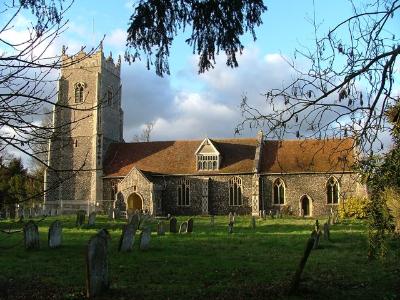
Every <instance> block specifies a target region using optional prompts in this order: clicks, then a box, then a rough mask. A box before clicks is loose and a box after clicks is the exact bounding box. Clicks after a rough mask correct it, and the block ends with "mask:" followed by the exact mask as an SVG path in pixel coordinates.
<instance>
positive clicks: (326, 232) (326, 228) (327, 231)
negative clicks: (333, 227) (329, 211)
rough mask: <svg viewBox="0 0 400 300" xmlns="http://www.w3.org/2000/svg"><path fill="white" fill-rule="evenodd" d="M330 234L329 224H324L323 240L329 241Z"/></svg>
mask: <svg viewBox="0 0 400 300" xmlns="http://www.w3.org/2000/svg"><path fill="white" fill-rule="evenodd" d="M330 235H331V234H330V230H329V224H328V223H325V224H324V240H328V241H329V240H330V239H331V236H330Z"/></svg>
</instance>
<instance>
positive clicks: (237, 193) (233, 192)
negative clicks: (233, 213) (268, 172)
mask: <svg viewBox="0 0 400 300" xmlns="http://www.w3.org/2000/svg"><path fill="white" fill-rule="evenodd" d="M229 205H231V206H238V205H243V199H242V179H241V178H240V177H237V176H235V177H232V178H231V179H230V180H229Z"/></svg>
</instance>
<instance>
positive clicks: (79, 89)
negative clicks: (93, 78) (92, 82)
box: [75, 82, 85, 103]
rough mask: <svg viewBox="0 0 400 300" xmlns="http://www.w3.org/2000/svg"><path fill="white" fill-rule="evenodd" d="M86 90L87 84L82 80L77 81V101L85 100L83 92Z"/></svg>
mask: <svg viewBox="0 0 400 300" xmlns="http://www.w3.org/2000/svg"><path fill="white" fill-rule="evenodd" d="M84 90H85V84H84V83H82V82H77V83H75V103H82V102H83V96H84V95H83V93H84Z"/></svg>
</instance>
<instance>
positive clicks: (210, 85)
mask: <svg viewBox="0 0 400 300" xmlns="http://www.w3.org/2000/svg"><path fill="white" fill-rule="evenodd" d="M314 2H315V6H314V5H313V3H314ZM265 4H266V5H267V7H268V11H267V12H266V13H265V14H264V15H263V21H264V24H263V25H261V27H259V28H257V30H256V33H257V41H256V42H253V41H252V39H251V37H250V35H247V36H245V37H244V38H243V42H244V45H245V51H244V53H243V55H242V56H241V57H239V68H237V69H230V68H228V67H226V66H225V61H224V57H223V55H220V57H218V58H217V65H216V67H215V69H213V70H211V71H209V72H207V73H205V74H201V75H199V74H197V60H196V57H195V56H193V55H192V49H191V48H190V47H189V46H187V45H186V44H185V43H184V40H185V36H186V35H187V34H186V35H185V34H183V35H179V36H178V37H177V38H176V40H175V42H174V44H173V47H172V50H171V56H170V68H171V75H170V76H165V77H164V78H160V77H158V76H156V75H155V72H154V70H150V71H147V70H146V68H145V67H144V64H143V63H141V62H139V63H135V64H134V65H131V66H129V65H128V64H127V63H123V66H122V89H123V91H122V94H123V96H122V98H123V99H122V100H123V109H124V117H125V120H124V138H125V140H126V141H128V142H129V141H131V140H132V138H133V136H134V135H135V134H140V132H141V131H142V129H143V128H144V124H145V123H146V122H154V124H155V125H154V130H153V132H152V140H171V139H202V138H204V137H205V136H208V137H211V138H221V137H227V138H229V137H233V136H234V129H235V127H236V125H237V124H238V123H239V122H240V121H241V114H240V110H239V105H240V101H241V99H242V96H243V95H246V96H247V97H248V98H249V100H250V101H251V103H253V104H254V105H255V106H257V107H259V108H260V109H261V111H263V112H268V111H269V109H270V108H268V107H267V106H266V105H265V104H264V98H263V97H262V96H261V94H262V93H264V92H265V91H266V90H267V89H268V88H279V87H281V86H282V84H283V83H284V82H288V81H289V80H290V79H291V75H292V73H291V71H290V68H289V67H288V65H287V64H286V63H285V61H284V60H283V59H282V57H281V55H283V56H285V57H292V56H293V53H294V50H295V48H302V47H312V42H313V38H314V35H313V27H312V25H311V23H310V22H312V18H313V15H314V12H315V16H316V19H317V21H318V24H320V25H321V26H320V35H321V36H322V35H323V34H324V33H325V32H327V30H328V29H329V28H332V26H334V25H336V24H337V23H338V22H339V21H340V20H343V19H345V18H346V17H348V16H350V15H351V7H350V3H349V1H348V0H335V1H327V0H315V1H312V0H296V1H294V0H286V1H283V0H270V1H265ZM314 7H315V11H314ZM132 12H133V9H132V1H129V0H114V1H106V0H76V1H75V3H73V5H72V7H71V8H70V10H69V11H68V12H67V14H66V19H68V20H69V24H68V30H66V31H65V32H64V33H63V35H62V38H61V39H59V40H58V41H56V43H54V45H52V49H50V51H53V52H54V53H60V52H61V46H62V44H65V45H67V46H68V51H67V52H68V53H70V54H72V53H74V52H76V51H78V50H79V49H80V47H81V46H82V45H86V46H87V47H88V48H90V47H91V46H93V45H95V44H97V43H98V42H99V40H100V39H101V38H102V37H103V36H104V35H105V36H106V38H105V41H104V52H105V53H106V55H107V54H108V53H109V52H110V51H112V53H113V56H114V57H116V56H117V55H118V54H123V53H124V50H125V36H126V29H127V28H128V22H129V17H130V16H131V14H132ZM25 16H26V18H29V15H28V14H26V13H25ZM22 23H23V22H22ZM395 25H399V27H400V24H395ZM256 131H257V130H254V129H253V130H250V129H247V130H245V131H244V132H243V133H242V134H243V135H244V136H255V134H256Z"/></svg>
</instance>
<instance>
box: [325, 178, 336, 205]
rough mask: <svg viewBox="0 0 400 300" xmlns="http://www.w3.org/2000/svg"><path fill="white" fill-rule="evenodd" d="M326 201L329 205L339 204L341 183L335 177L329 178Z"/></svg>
mask: <svg viewBox="0 0 400 300" xmlns="http://www.w3.org/2000/svg"><path fill="white" fill-rule="evenodd" d="M326 199H327V203H328V204H337V203H339V182H338V181H337V179H336V178H335V177H331V178H329V180H328V182H327V184H326Z"/></svg>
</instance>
